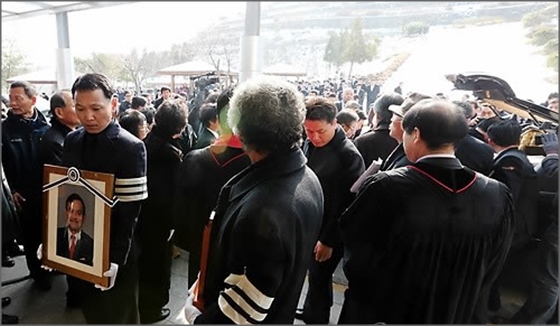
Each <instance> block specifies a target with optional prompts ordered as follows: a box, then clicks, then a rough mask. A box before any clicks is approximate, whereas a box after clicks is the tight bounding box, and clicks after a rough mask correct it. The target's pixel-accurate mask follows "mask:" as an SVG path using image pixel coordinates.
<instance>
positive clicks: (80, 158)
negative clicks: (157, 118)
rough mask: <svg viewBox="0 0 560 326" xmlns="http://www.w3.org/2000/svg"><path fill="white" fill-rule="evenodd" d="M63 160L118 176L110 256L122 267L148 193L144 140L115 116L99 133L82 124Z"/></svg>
mask: <svg viewBox="0 0 560 326" xmlns="http://www.w3.org/2000/svg"><path fill="white" fill-rule="evenodd" d="M62 164H63V165H64V166H67V167H76V168H78V169H81V170H87V171H95V172H102V173H110V174H113V175H114V176H115V187H114V195H115V196H116V197H118V198H119V201H118V202H117V203H116V204H115V206H113V208H112V209H111V234H110V246H109V259H110V261H111V262H113V263H116V264H118V265H119V266H120V267H122V266H123V265H125V264H126V262H127V260H128V255H129V253H130V252H131V248H133V238H134V230H135V227H136V222H137V220H138V214H139V213H140V207H141V204H142V201H143V200H144V199H146V198H147V196H148V190H147V186H146V181H147V180H146V147H145V146H144V143H143V142H142V141H141V140H140V139H138V138H136V137H135V136H134V135H132V134H131V133H129V132H128V131H126V130H124V129H123V128H121V126H120V125H119V124H118V122H116V121H115V120H113V121H112V122H111V123H110V124H109V126H108V127H107V128H105V130H103V131H102V132H100V133H98V134H88V133H87V132H86V131H85V130H84V129H83V128H81V129H78V130H76V131H73V132H71V133H69V134H68V136H66V140H65V142H64V152H63V154H62Z"/></svg>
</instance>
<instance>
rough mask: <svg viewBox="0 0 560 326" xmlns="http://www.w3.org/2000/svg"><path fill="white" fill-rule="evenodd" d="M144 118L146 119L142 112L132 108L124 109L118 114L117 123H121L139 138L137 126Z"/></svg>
mask: <svg viewBox="0 0 560 326" xmlns="http://www.w3.org/2000/svg"><path fill="white" fill-rule="evenodd" d="M146 120H147V119H146V116H145V115H144V113H142V112H140V111H138V110H134V109H126V110H125V111H124V112H123V113H122V114H121V115H120V116H119V124H120V125H121V127H122V128H123V129H124V130H126V131H128V132H130V133H131V134H133V135H134V136H135V137H136V138H140V137H139V136H140V134H139V132H138V127H140V125H141V124H143V123H144V122H146Z"/></svg>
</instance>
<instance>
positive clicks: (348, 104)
mask: <svg viewBox="0 0 560 326" xmlns="http://www.w3.org/2000/svg"><path fill="white" fill-rule="evenodd" d="M344 108H346V109H352V110H354V111H357V110H360V109H361V108H362V106H361V105H360V103H358V101H355V100H350V101H348V102H346V104H345V105H344Z"/></svg>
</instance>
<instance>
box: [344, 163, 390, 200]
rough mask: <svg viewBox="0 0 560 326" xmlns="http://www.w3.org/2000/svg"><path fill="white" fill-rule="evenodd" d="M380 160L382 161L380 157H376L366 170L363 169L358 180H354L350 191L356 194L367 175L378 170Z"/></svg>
mask: <svg viewBox="0 0 560 326" xmlns="http://www.w3.org/2000/svg"><path fill="white" fill-rule="evenodd" d="M382 162H383V161H382V160H381V158H377V160H375V161H373V162H371V164H370V165H369V167H368V168H367V170H365V171H364V173H362V175H361V176H360V177H359V178H358V180H356V182H354V184H353V185H352V187H351V188H350V192H352V193H355V194H357V193H358V191H359V190H360V188H361V187H362V184H363V183H364V181H366V179H367V177H369V176H370V175H374V174H375V173H377V172H378V171H379V168H380V167H381V163H382Z"/></svg>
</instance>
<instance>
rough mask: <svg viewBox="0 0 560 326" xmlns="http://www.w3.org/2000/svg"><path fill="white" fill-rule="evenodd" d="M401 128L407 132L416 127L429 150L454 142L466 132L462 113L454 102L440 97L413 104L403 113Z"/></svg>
mask: <svg viewBox="0 0 560 326" xmlns="http://www.w3.org/2000/svg"><path fill="white" fill-rule="evenodd" d="M402 128H403V130H404V131H405V132H406V133H407V134H411V133H412V131H413V130H414V129H416V128H417V129H418V130H419V131H420V138H421V139H422V140H423V141H424V142H425V143H426V146H427V147H428V149H431V150H434V149H438V148H441V147H443V146H446V145H449V144H454V143H455V142H457V141H459V140H461V139H462V138H463V137H465V136H466V135H467V132H468V125H467V120H466V119H465V117H464V116H463V113H462V112H460V111H459V110H457V107H456V106H455V104H453V103H451V102H449V101H447V100H442V99H424V100H421V101H419V102H418V103H416V104H414V105H413V106H412V107H411V108H410V110H408V111H407V112H406V113H405V115H404V117H403V120H402Z"/></svg>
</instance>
